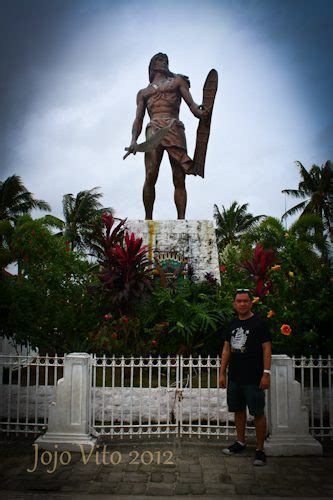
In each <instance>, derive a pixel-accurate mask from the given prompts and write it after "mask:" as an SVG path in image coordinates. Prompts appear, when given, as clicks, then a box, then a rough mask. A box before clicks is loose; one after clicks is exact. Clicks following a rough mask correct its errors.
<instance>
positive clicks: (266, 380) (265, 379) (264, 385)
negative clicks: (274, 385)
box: [259, 342, 272, 389]
mask: <svg viewBox="0 0 333 500" xmlns="http://www.w3.org/2000/svg"><path fill="white" fill-rule="evenodd" d="M262 352H263V361H264V370H270V369H271V358H272V342H263V343H262ZM270 378H271V376H270V374H269V373H265V372H264V373H263V374H262V377H261V381H260V385H259V387H260V389H268V388H269V386H270Z"/></svg>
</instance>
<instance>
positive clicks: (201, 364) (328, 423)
mask: <svg viewBox="0 0 333 500" xmlns="http://www.w3.org/2000/svg"><path fill="white" fill-rule="evenodd" d="M63 365H64V358H63V357H58V356H55V357H49V356H38V355H37V356H8V355H7V356H0V430H1V431H2V432H6V433H16V434H20V433H24V434H26V435H28V434H31V433H32V434H40V433H41V432H43V430H44V429H46V427H47V424H48V406H49V404H50V403H51V402H52V401H55V392H56V387H57V383H58V381H59V379H61V378H62V377H63ZM219 367H220V359H219V358H218V357H217V358H209V357H208V358H201V357H198V358H192V357H190V358H183V357H181V356H177V357H168V358H160V357H158V358H152V357H150V358H134V357H131V358H124V357H121V358H116V357H112V358H106V357H103V358H98V357H96V356H94V355H92V356H91V363H90V378H91V391H90V393H91V404H90V422H89V429H90V432H91V433H93V434H94V435H109V436H111V437H114V436H126V435H127V436H134V435H139V436H143V435H148V436H152V435H166V436H169V435H178V436H179V435H189V436H194V435H197V436H203V435H207V436H210V437H214V436H215V437H217V438H218V437H219V436H228V435H230V434H234V423H233V419H232V414H229V413H228V411H227V405H226V391H225V389H221V388H219V387H218V375H219ZM293 367H294V373H295V378H296V380H298V381H299V382H300V384H301V393H302V401H303V403H304V404H305V405H306V406H307V408H308V410H309V429H310V432H311V433H312V435H314V436H319V437H332V436H333V408H332V406H333V402H332V361H331V357H330V356H328V357H326V358H318V359H315V358H304V357H301V358H293ZM248 423H249V427H250V430H251V429H252V431H253V426H252V421H251V418H249V422H248Z"/></svg>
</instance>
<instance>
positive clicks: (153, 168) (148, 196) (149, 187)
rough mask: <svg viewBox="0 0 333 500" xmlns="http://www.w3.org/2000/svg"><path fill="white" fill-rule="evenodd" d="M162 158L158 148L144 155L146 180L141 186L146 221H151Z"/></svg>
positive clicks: (160, 150)
mask: <svg viewBox="0 0 333 500" xmlns="http://www.w3.org/2000/svg"><path fill="white" fill-rule="evenodd" d="M162 157H163V148H162V147H158V148H156V149H154V150H152V151H149V152H148V153H145V167H146V179H145V183H144V186H143V204H144V207H145V212H146V220H152V218H153V208H154V201H155V184H156V181H157V177H158V172H159V170H160V165H161V161H162Z"/></svg>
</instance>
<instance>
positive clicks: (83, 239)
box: [45, 187, 112, 250]
mask: <svg viewBox="0 0 333 500" xmlns="http://www.w3.org/2000/svg"><path fill="white" fill-rule="evenodd" d="M98 189H100V188H99V187H94V188H92V189H88V190H85V191H80V192H79V193H78V194H77V195H76V196H74V195H73V194H71V193H69V194H65V195H64V196H63V200H62V206H63V214H64V220H61V219H58V218H57V217H53V216H46V217H45V220H46V222H48V223H49V225H53V226H55V227H58V228H59V229H61V233H59V234H61V235H62V236H64V238H65V239H66V240H67V241H68V242H69V244H70V247H71V250H74V249H75V248H81V249H84V248H87V247H89V235H90V232H91V230H92V229H91V225H92V223H93V221H95V220H96V218H98V217H99V216H100V215H101V214H102V212H105V211H107V212H110V211H112V209H110V208H103V205H102V204H101V203H100V201H99V200H100V198H101V197H102V196H103V195H102V193H99V192H98V191H97V190H98Z"/></svg>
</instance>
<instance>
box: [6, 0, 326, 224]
mask: <svg viewBox="0 0 333 500" xmlns="http://www.w3.org/2000/svg"><path fill="white" fill-rule="evenodd" d="M0 11H1V12H0V51H1V54H0V73H1V79H0V86H1V92H0V116H1V122H0V123H1V134H0V155H1V161H0V166H1V179H5V178H6V177H7V176H9V175H12V174H14V173H15V174H18V175H20V176H21V177H22V178H23V181H24V183H25V185H26V186H27V187H28V189H29V190H30V191H32V192H33V193H35V195H36V196H37V197H38V198H42V199H45V200H46V201H48V202H49V203H50V204H51V206H52V213H53V214H54V215H57V216H61V200H62V196H63V194H65V193H74V194H76V193H77V192H78V191H80V190H83V189H90V188H92V187H95V186H100V188H101V191H102V192H103V194H104V198H103V203H104V205H105V206H112V207H113V208H114V209H115V211H116V215H117V216H118V217H128V218H130V219H142V218H144V210H143V205H142V201H141V197H142V195H141V193H142V184H143V181H144V166H143V156H142V154H137V155H136V156H130V157H129V158H127V160H126V161H123V160H122V156H123V154H124V148H125V146H128V144H129V142H130V138H131V127H132V123H133V119H134V115H135V100H136V94H137V91H138V90H139V89H141V88H143V87H145V86H146V85H147V84H148V71H147V68H148V64H149V60H150V58H151V57H152V56H153V55H154V54H155V53H157V52H160V51H161V52H165V53H167V54H168V56H169V61H170V69H171V71H173V72H176V73H182V74H185V75H188V76H189V78H190V81H191V92H192V95H193V97H194V100H195V101H196V102H198V103H200V102H201V97H202V86H203V83H204V80H205V77H206V75H207V73H208V71H209V70H210V69H211V68H216V69H217V71H218V73H219V89H218V94H217V97H216V101H215V103H216V107H215V110H214V114H213V119H212V131H211V137H210V142H209V146H208V154H207V161H206V177H205V179H201V178H199V177H196V178H194V177H192V176H191V177H188V178H187V190H188V207H187V214H186V216H187V218H188V219H212V216H213V205H214V203H216V204H217V205H219V206H220V207H221V206H222V205H225V206H229V205H230V203H231V202H232V201H233V200H237V201H238V202H239V203H246V202H248V203H249V209H250V211H251V212H252V213H254V214H267V215H274V216H278V217H280V216H281V215H282V213H283V212H284V209H285V204H286V206H287V208H290V206H292V204H294V201H293V200H289V199H288V200H286V199H285V196H284V195H282V194H281V190H282V189H284V188H293V187H297V184H298V179H299V177H298V171H297V168H296V166H295V163H294V161H295V160H300V161H301V162H302V163H303V164H304V165H305V166H306V167H310V166H311V165H312V164H313V163H316V164H319V165H321V164H322V163H324V162H325V161H326V160H328V159H332V157H333V155H332V144H333V140H332V139H333V125H332V119H333V118H332V117H333V113H332V88H333V62H332V61H333V58H332V48H333V30H332V21H333V2H332V1H331V0H327V1H326V0H316V1H314V0H225V1H224V0H219V1H218V0H217V1H212V0H205V1H204V2H203V1H201V0H198V1H195V0H178V1H174V0H170V1H168V2H166V1H160V0H140V1H139V0H136V1H134V0H133V1H131V0H122V1H112V0H0ZM180 118H181V119H182V121H183V122H184V124H185V128H186V134H187V142H188V151H189V154H190V155H193V151H194V146H195V134H196V128H197V119H196V118H194V117H193V115H191V113H190V112H189V110H188V108H187V106H186V104H185V103H183V104H182V107H181V113H180ZM146 122H147V120H146ZM143 140H144V137H143V134H142V136H141V138H140V140H139V142H141V141H143ZM154 218H155V219H174V218H176V210H175V207H174V203H173V186H172V179H171V171H170V165H169V163H168V159H167V156H165V159H164V160H163V163H162V166H161V171H160V176H159V180H158V184H157V196H156V203H155V210H154Z"/></svg>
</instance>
